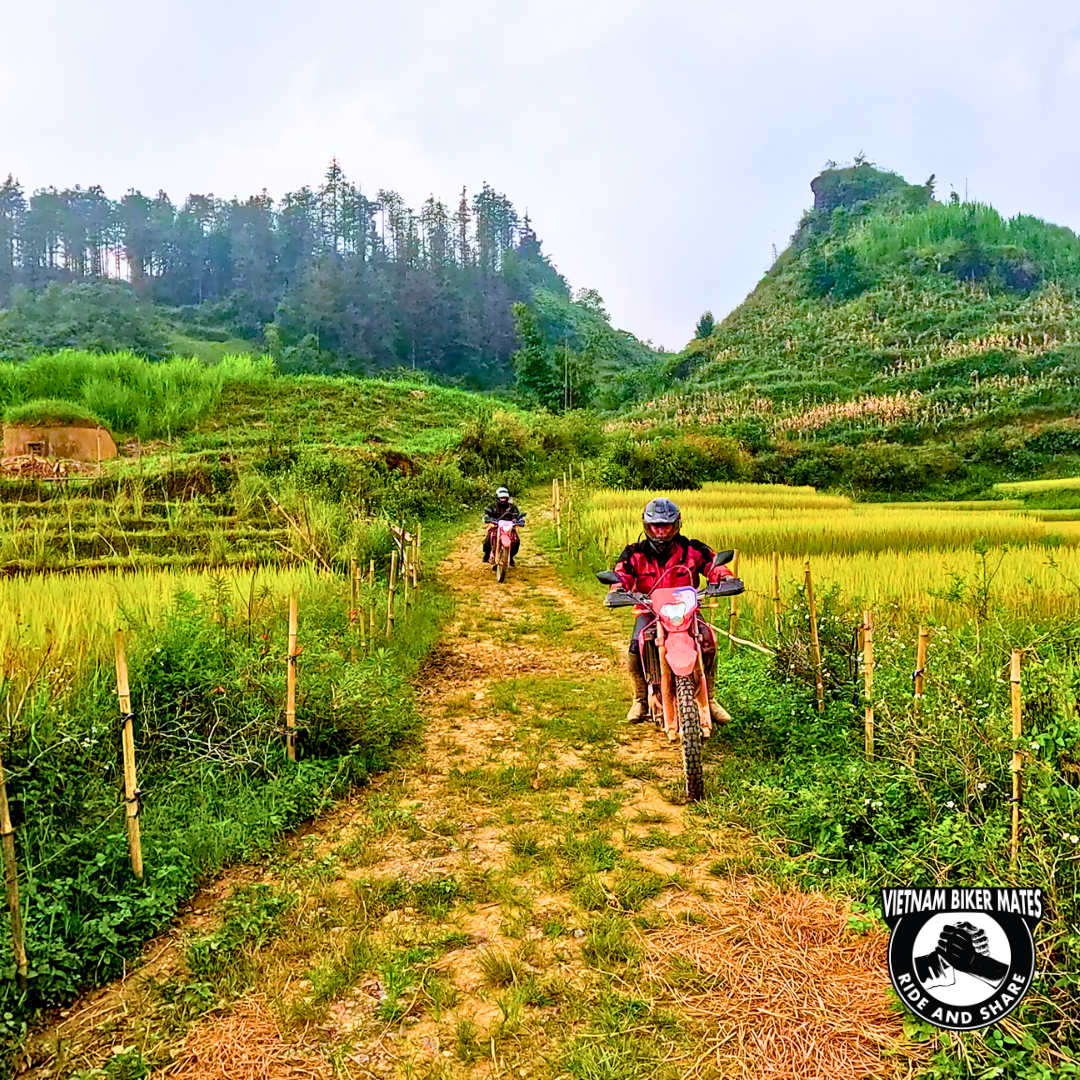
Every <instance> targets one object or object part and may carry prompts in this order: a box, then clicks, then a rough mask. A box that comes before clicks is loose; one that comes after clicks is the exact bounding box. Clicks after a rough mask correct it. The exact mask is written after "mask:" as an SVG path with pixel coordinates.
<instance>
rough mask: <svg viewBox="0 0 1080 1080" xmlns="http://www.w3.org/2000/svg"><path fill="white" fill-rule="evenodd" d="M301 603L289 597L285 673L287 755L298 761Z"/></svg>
mask: <svg viewBox="0 0 1080 1080" xmlns="http://www.w3.org/2000/svg"><path fill="white" fill-rule="evenodd" d="M298 607H299V601H298V599H297V596H296V594H295V593H294V594H293V595H292V596H290V597H289V655H288V659H287V661H286V662H287V663H288V668H287V670H286V673H285V754H286V756H287V757H288V759H289V760H290V761H295V760H296V622H297V614H298Z"/></svg>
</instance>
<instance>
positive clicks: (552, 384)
mask: <svg viewBox="0 0 1080 1080" xmlns="http://www.w3.org/2000/svg"><path fill="white" fill-rule="evenodd" d="M513 313H514V331H515V334H516V337H517V341H518V342H519V344H518V349H517V351H516V352H515V353H514V356H513V361H514V371H515V373H516V375H517V385H518V389H519V390H520V391H521V392H522V394H524V395H525V397H526V398H528V399H529V400H531V401H534V402H535V403H536V404H537V405H543V406H544V407H545V408H548V409H551V411H552V412H562V406H563V386H562V380H561V379H560V378H559V375H558V374H557V372H556V370H555V362H554V358H553V357H552V355H551V350H550V349H549V348H548V345H547V342H546V341H545V340H544V334H543V332H542V331H541V329H540V322H539V320H538V319H537V317H536V312H534V311H533V310H532V308H530V307H529V306H528V305H527V304H522V303H517V304H514V307H513Z"/></svg>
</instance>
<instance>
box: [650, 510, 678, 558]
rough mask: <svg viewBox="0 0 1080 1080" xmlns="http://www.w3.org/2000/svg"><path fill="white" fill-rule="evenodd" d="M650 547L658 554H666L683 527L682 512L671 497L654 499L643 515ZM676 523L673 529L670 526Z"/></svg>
mask: <svg viewBox="0 0 1080 1080" xmlns="http://www.w3.org/2000/svg"><path fill="white" fill-rule="evenodd" d="M641 521H642V523H643V524H644V526H645V536H646V537H647V538H648V544H649V547H650V548H652V550H653V551H655V552H656V554H657V555H666V554H667V553H668V552H669V551H670V550H671V544H672V542H673V541H674V539H675V537H676V536H678V535H679V530H680V529H681V528H682V514H681V513H679V508H678V507H677V506H676V505H675V504H674V503H673V502H672V501H671V500H670V499H653V500H652V501H651V502H650V503H648V505H647V506H646V507H645V512H644V513H643V514H642V515H641ZM672 525H674V526H675V528H674V530H672V529H671V528H670V526H672Z"/></svg>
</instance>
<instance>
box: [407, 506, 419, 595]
mask: <svg viewBox="0 0 1080 1080" xmlns="http://www.w3.org/2000/svg"><path fill="white" fill-rule="evenodd" d="M416 528H417V534H416V536H414V537H413V542H412V555H411V556H410V558H409V570H410V572H411V573H412V587H413V603H414V604H415V603H416V592H417V590H418V589H419V588H420V533H419V529H420V526H419V525H417V527H416Z"/></svg>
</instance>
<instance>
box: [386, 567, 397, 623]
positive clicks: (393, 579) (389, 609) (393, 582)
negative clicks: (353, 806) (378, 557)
mask: <svg viewBox="0 0 1080 1080" xmlns="http://www.w3.org/2000/svg"><path fill="white" fill-rule="evenodd" d="M396 587H397V552H396V551H395V552H394V553H393V554H392V555H391V556H390V585H389V588H388V589H387V592H386V640H387V641H389V640H390V635H391V634H392V633H393V632H394V592H395V590H396Z"/></svg>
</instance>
